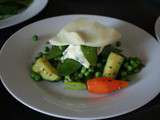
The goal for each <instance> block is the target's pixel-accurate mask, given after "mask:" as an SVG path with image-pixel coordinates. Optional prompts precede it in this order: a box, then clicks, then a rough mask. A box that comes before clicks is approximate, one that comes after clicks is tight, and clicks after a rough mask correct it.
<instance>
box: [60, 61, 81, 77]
mask: <svg viewBox="0 0 160 120" xmlns="http://www.w3.org/2000/svg"><path fill="white" fill-rule="evenodd" d="M80 67H81V64H80V63H79V62H77V61H75V60H73V59H68V58H67V59H65V60H64V62H63V63H61V64H60V65H59V66H58V68H57V70H58V72H59V74H60V75H62V76H66V75H70V74H71V73H73V72H76V71H77V70H78V69H79V68H80Z"/></svg>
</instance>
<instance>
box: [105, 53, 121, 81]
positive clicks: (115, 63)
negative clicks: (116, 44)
mask: <svg viewBox="0 0 160 120" xmlns="http://www.w3.org/2000/svg"><path fill="white" fill-rule="evenodd" d="M123 61H124V57H122V56H121V55H119V54H117V53H114V52H111V53H110V54H109V56H108V59H107V62H106V65H105V67H104V71H103V76H105V77H110V78H113V79H114V78H116V76H117V74H118V72H119V69H120V67H121V65H122V63H123Z"/></svg>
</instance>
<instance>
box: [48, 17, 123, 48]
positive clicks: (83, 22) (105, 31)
mask: <svg viewBox="0 0 160 120" xmlns="http://www.w3.org/2000/svg"><path fill="white" fill-rule="evenodd" d="M120 38H121V34H120V33H119V32H118V31H117V30H115V29H114V28H111V27H107V26H104V25H102V24H100V23H98V22H95V21H92V20H89V19H85V18H80V19H77V20H75V21H73V22H71V23H69V24H67V25H66V26H64V28H63V29H62V30H60V32H59V33H58V34H57V35H56V37H54V38H53V39H51V40H49V42H50V44H52V45H58V46H59V45H71V44H72V45H86V46H92V47H103V46H106V45H109V44H112V43H114V42H116V41H117V40H118V39H120Z"/></svg>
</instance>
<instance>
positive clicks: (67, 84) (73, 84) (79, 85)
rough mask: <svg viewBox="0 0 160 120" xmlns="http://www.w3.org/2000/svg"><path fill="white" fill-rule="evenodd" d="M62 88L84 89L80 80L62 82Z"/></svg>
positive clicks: (83, 84)
mask: <svg viewBox="0 0 160 120" xmlns="http://www.w3.org/2000/svg"><path fill="white" fill-rule="evenodd" d="M64 88H65V89H67V90H84V89H86V85H85V83H82V82H68V81H67V82H66V81H65V82H64Z"/></svg>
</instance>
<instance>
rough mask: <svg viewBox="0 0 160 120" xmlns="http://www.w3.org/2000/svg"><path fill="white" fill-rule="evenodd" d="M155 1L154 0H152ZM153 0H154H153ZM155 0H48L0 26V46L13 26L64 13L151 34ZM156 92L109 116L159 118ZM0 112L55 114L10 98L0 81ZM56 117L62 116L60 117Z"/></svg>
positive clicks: (158, 6)
mask: <svg viewBox="0 0 160 120" xmlns="http://www.w3.org/2000/svg"><path fill="white" fill-rule="evenodd" d="M154 1H155V2H154ZM156 1H157V2H156ZM158 1H159V0H132V1H131V0H49V3H48V5H47V6H46V8H45V9H44V10H43V11H42V12H41V13H40V14H38V15H37V16H35V17H33V18H31V19H30V20H27V21H25V22H23V23H21V24H18V25H15V26H12V27H9V28H6V29H2V30H0V48H1V47H2V45H3V44H4V42H5V41H6V40H7V39H8V38H9V37H10V36H11V35H12V34H13V33H15V32H16V31H17V30H19V29H21V28H22V27H24V26H25V25H28V24H30V23H32V22H35V21H38V20H41V19H44V18H48V17H53V16H58V15H66V14H94V15H103V16H110V17H114V18H119V19H122V20H125V21H128V22H131V23H133V24H135V25H137V26H139V27H141V28H143V29H144V30H146V31H147V32H149V33H150V34H152V35H153V36H155V35H154V24H155V21H156V19H157V18H158V16H160V2H159V3H158ZM159 113H160V95H158V96H157V97H156V98H155V99H153V100H152V101H151V102H149V103H148V104H147V105H145V106H143V107H141V108H139V109H137V110H135V111H133V112H130V113H127V114H125V115H121V116H118V117H114V118H110V120H142V119H145V120H152V119H160V114H159ZM0 115H1V117H3V116H4V118H6V119H7V118H8V119H16V120H22V119H24V120H30V119H34V120H43V119H45V120H53V119H56V118H55V117H51V116H48V115H44V114H42V113H39V112H36V111H34V110H32V109H30V108H28V107H26V106H24V105H23V104H21V103H20V102H18V101H17V100H16V99H14V98H13V97H12V96H11V95H10V94H9V93H8V92H7V90H6V89H5V88H4V86H3V85H2V83H1V82H0ZM59 120H63V119H60V118H59Z"/></svg>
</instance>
